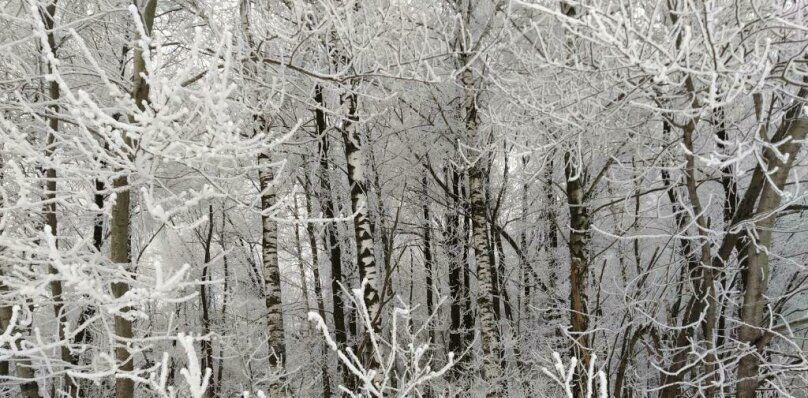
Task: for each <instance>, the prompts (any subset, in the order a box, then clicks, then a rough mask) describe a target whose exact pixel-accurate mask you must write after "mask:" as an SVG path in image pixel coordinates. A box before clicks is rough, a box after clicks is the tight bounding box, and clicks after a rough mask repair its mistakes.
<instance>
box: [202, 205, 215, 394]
mask: <svg viewBox="0 0 808 398" xmlns="http://www.w3.org/2000/svg"><path fill="white" fill-rule="evenodd" d="M212 243H213V205H212V204H209V205H208V233H207V236H206V237H205V241H204V242H202V244H203V250H204V260H203V263H202V284H200V285H199V304H200V306H201V307H202V332H203V333H204V334H205V335H206V336H208V338H206V339H204V340H202V341H201V343H200V345H201V346H202V366H201V368H202V372H204V371H205V369H206V368H210V371H211V374H212V372H213V347H212V345H211V344H212V343H211V341H210V308H209V307H210V302H209V299H208V286H207V283H209V282H210V272H209V270H208V267H210V260H211V245H212ZM215 391H216V379H212V380H210V382H209V383H208V388H207V389H206V390H205V397H206V398H211V397H213V394H214V392H215Z"/></svg>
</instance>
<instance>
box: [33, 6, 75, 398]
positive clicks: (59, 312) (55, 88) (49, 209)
mask: <svg viewBox="0 0 808 398" xmlns="http://www.w3.org/2000/svg"><path fill="white" fill-rule="evenodd" d="M56 3H57V0H51V2H50V3H49V4H48V5H47V6H45V7H40V9H39V14H40V18H41V19H42V23H43V25H44V27H45V30H46V32H47V33H46V36H47V42H48V47H49V48H50V51H52V52H54V53H55V52H56V40H55V38H54V34H53V28H54V26H55V22H56V20H55V17H56ZM54 57H55V54H54ZM48 73H53V69H52V66H51V65H50V62H48ZM48 97H49V98H50V101H51V102H52V104H51V105H50V107H49V108H50V112H52V113H53V115H52V116H50V117H49V118H48V128H49V130H48V134H47V137H46V142H45V157H46V158H52V157H53V153H54V150H55V149H56V137H55V136H54V133H55V132H56V131H58V130H59V118H58V113H59V104H58V101H59V97H60V90H59V83H58V82H57V81H55V80H53V81H50V82H48ZM44 175H45V195H44V196H45V201H46V203H45V207H44V209H43V213H44V215H45V225H46V226H47V228H49V229H50V233H51V234H53V236H54V239H55V240H56V242H55V244H56V247H57V248H58V247H59V238H58V235H59V224H58V218H57V215H56V169H54V168H48V169H46V170H45V172H44ZM48 269H49V271H50V273H51V274H54V275H56V274H58V271H57V270H56V269H55V268H54V267H53V265H52V264H51V265H49V266H48ZM50 288H51V294H52V295H53V311H54V313H55V315H56V319H57V320H58V321H57V327H56V329H57V336H58V337H59V340H60V341H65V327H67V324H68V319H67V313H66V312H65V311H66V310H65V308H64V298H63V289H62V281H61V280H60V279H59V277H58V276H57V277H55V278H53V280H52V281H51V282H50ZM60 351H61V359H62V361H64V363H65V365H67V366H72V365H75V364H76V360H77V358H75V357H74V356H73V355H71V354H70V348H69V347H68V345H67V344H64V345H62V346H61V348H60ZM64 389H65V392H66V393H67V394H68V395H70V396H71V397H76V396H78V394H79V388H78V384H77V383H76V381H75V380H74V379H73V378H72V377H70V376H69V375H68V374H65V377H64Z"/></svg>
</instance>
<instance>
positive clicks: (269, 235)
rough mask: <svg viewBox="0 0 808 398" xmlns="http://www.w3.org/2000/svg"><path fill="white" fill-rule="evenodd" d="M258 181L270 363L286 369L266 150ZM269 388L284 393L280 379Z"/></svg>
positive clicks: (271, 175)
mask: <svg viewBox="0 0 808 398" xmlns="http://www.w3.org/2000/svg"><path fill="white" fill-rule="evenodd" d="M261 125H264V126H265V125H266V124H265V123H261ZM258 181H259V187H260V189H261V261H262V262H263V271H264V302H265V305H266V308H267V347H268V348H269V366H270V367H271V368H273V369H275V370H277V371H283V367H284V365H285V361H286V358H285V357H286V349H285V345H284V329H283V311H282V308H281V307H282V302H281V273H280V268H279V267H278V225H277V224H276V222H275V221H274V220H272V217H271V208H272V206H274V205H275V186H274V173H273V171H272V166H271V161H270V159H269V155H267V154H265V153H262V154H260V155H258ZM269 392H270V395H271V396H273V397H279V396H282V394H283V392H282V388H281V384H280V381H275V382H273V383H272V384H270V390H269Z"/></svg>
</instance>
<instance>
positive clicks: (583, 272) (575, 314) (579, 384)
mask: <svg viewBox="0 0 808 398" xmlns="http://www.w3.org/2000/svg"><path fill="white" fill-rule="evenodd" d="M571 157H572V155H571V153H570V152H567V153H565V155H564V164H565V167H564V175H565V177H566V180H567V205H568V207H569V211H570V237H569V256H570V326H571V328H570V332H571V333H572V336H573V338H574V341H573V346H572V355H573V356H574V357H575V358H577V359H578V363H579V366H578V367H577V368H576V372H575V377H574V383H575V384H574V386H573V387H574V388H573V394H574V395H575V397H581V396H583V394H585V391H586V386H585V380H584V375H583V373H584V372H585V371H586V370H587V369H588V367H589V360H590V352H589V350H590V347H589V336H588V334H587V332H588V330H589V312H588V311H587V295H588V286H589V253H588V247H587V245H588V242H589V212H588V211H587V208H586V204H585V203H584V187H583V182H584V171H583V169H582V168H581V166H579V165H576V164H575V163H574V160H573V159H572V158H571Z"/></svg>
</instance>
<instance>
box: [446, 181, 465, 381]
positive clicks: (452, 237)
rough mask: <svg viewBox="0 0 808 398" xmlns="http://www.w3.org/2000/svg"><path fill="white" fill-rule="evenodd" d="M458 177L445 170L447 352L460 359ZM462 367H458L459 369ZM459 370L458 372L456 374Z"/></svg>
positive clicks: (461, 283) (460, 278) (460, 307)
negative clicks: (448, 305) (458, 356)
mask: <svg viewBox="0 0 808 398" xmlns="http://www.w3.org/2000/svg"><path fill="white" fill-rule="evenodd" d="M459 183H460V181H459V177H458V173H457V171H456V170H455V169H454V166H452V165H449V166H447V168H446V185H447V188H448V189H446V190H445V193H446V238H445V246H446V255H447V257H448V259H449V295H450V297H451V299H452V303H451V306H450V308H449V316H450V322H449V325H450V326H449V352H453V353H455V355H460V354H461V353H462V351H463V334H464V331H463V329H462V324H461V322H462V313H463V275H462V272H463V266H464V265H463V263H461V261H460V260H461V255H460V252H461V251H462V250H463V248H462V244H461V242H460V230H461V227H460V218H459V217H458V207H459V205H460V200H459V196H458V195H459V190H458V188H457V187H458V184H459ZM461 367H462V365H461ZM459 370H460V369H458V371H459Z"/></svg>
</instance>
